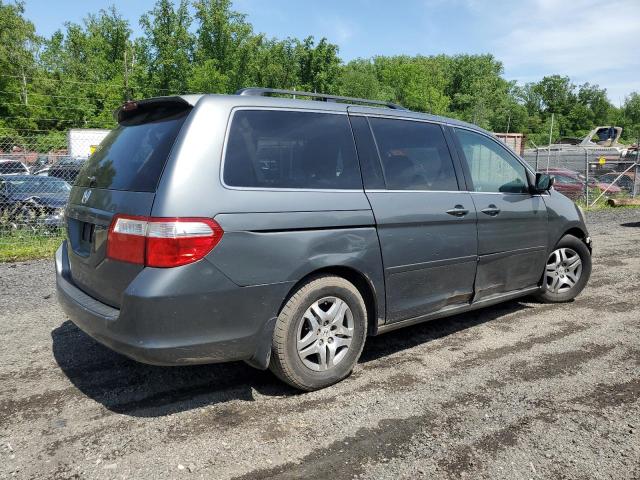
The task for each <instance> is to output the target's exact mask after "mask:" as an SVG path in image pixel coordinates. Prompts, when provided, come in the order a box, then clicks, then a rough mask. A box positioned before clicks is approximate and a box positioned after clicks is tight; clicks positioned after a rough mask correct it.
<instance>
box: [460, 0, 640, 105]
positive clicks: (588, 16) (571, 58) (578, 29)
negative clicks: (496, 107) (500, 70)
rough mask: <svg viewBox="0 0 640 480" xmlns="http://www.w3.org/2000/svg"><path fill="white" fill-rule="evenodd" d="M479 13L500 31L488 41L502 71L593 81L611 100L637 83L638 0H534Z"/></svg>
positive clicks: (639, 78) (639, 56)
mask: <svg viewBox="0 0 640 480" xmlns="http://www.w3.org/2000/svg"><path fill="white" fill-rule="evenodd" d="M474 6H475V5H474ZM472 8H473V7H472ZM483 13H484V14H491V17H492V18H493V20H490V21H491V22H496V24H495V25H494V26H495V30H494V31H504V32H505V33H504V34H503V35H498V36H497V37H496V38H495V39H494V40H493V42H492V44H493V49H494V52H495V55H496V57H497V58H499V59H500V60H502V61H503V62H504V65H505V68H506V71H507V75H508V76H511V77H515V78H518V79H522V78H523V77H527V76H532V74H534V73H539V72H543V73H542V74H543V75H544V74H553V73H559V74H563V75H568V76H570V77H572V79H574V80H575V81H577V82H578V83H581V82H584V81H589V82H590V83H599V84H600V85H601V86H603V87H605V88H607V89H608V91H609V94H610V97H611V100H613V101H614V102H615V103H618V97H620V96H624V95H625V94H627V93H629V92H630V91H631V90H639V89H640V52H639V47H638V46H639V45H640V28H639V27H640V23H639V22H640V20H639V19H640V2H639V1H638V0H609V1H602V0H578V1H572V2H567V1H565V2H558V1H553V0H534V1H530V2H523V3H521V4H519V5H517V6H514V5H513V3H510V4H506V5H504V6H498V8H491V9H487V8H485V9H484V10H483ZM487 16H489V15H487ZM539 76H540V75H539ZM634 77H635V78H637V80H636V81H635V83H634V81H633V79H634Z"/></svg>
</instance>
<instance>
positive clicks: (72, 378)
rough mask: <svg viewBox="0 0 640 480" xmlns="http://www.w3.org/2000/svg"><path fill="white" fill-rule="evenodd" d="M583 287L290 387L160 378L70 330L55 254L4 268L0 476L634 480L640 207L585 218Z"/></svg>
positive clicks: (418, 329) (390, 346)
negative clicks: (58, 294) (308, 385)
mask: <svg viewBox="0 0 640 480" xmlns="http://www.w3.org/2000/svg"><path fill="white" fill-rule="evenodd" d="M588 220H589V224H590V229H591V234H592V237H593V238H594V243H595V252H594V262H595V263H594V270H593V275H592V279H591V282H590V283H589V285H588V287H587V289H586V290H585V291H584V292H583V293H582V295H581V296H580V297H578V299H577V300H576V301H575V302H573V303H571V304H564V305H542V304H536V303H533V302H529V301H512V302H509V303H506V304H504V305H501V306H498V307H493V308H488V309H485V310H481V311H478V312H473V313H470V314H465V315H460V316H457V317H453V318H450V319H444V320H439V321H434V322H432V323H429V324H423V325H418V326H415V327H410V328H406V329H402V330H398V331H396V332H393V333H390V334H387V335H383V336H380V337H377V338H371V339H369V340H368V343H367V345H366V346H365V350H364V353H363V356H362V360H361V361H360V363H359V365H358V366H357V367H356V369H355V371H354V373H353V375H352V376H351V377H350V378H348V379H347V380H346V381H344V382H342V383H340V384H339V385H336V386H334V387H331V388H328V389H325V390H323V391H319V392H314V393H307V394H299V393H297V392H295V391H293V390H291V389H289V388H287V387H285V386H283V385H282V384H281V383H279V382H278V381H277V380H276V379H275V378H274V377H273V376H272V375H271V374H270V373H269V372H259V371H257V370H253V369H251V368H250V367H248V366H246V365H244V364H243V363H236V364H227V365H212V366H197V367H180V368H159V367H150V366H145V365H141V364H137V363H135V362H133V361H130V360H127V359H126V358H123V357H121V356H119V355H117V354H115V353H112V352H111V351H109V350H107V349H106V348H104V347H102V346H100V345H98V344H97V343H95V342H94V341H93V340H91V339H90V338H89V337H87V336H86V335H85V334H83V333H82V332H80V331H79V330H78V329H77V328H76V327H75V326H74V325H73V324H71V323H70V322H69V321H67V320H66V319H65V317H64V315H63V314H62V312H61V310H60V309H59V308H58V306H57V304H56V300H55V294H54V276H53V267H52V264H51V261H37V262H28V263H21V264H3V265H0V325H1V327H0V328H1V331H0V340H1V342H2V349H1V351H0V478H38V479H40V478H54V479H62V478H136V479H155V478H207V479H211V478H216V479H222V478H242V479H264V478H292V479H293V478H302V477H305V476H312V475H313V477H315V478H332V479H338V478H356V477H357V478H363V479H364V478H368V479H386V478H388V479H395V478H410V479H413V478H421V477H424V478H462V477H467V478H499V479H500V478H504V479H513V478H527V479H528V478H580V479H582V478H589V479H591V478H614V479H624V478H627V479H628V478H635V479H638V478H640V402H639V398H640V325H639V324H640V305H639V303H638V297H637V291H638V288H640V252H639V251H638V249H639V247H640V210H615V211H614V210H611V211H603V212H596V213H593V214H590V215H589V218H588Z"/></svg>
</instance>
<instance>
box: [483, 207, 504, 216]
mask: <svg viewBox="0 0 640 480" xmlns="http://www.w3.org/2000/svg"><path fill="white" fill-rule="evenodd" d="M480 211H481V212H482V213H484V214H485V215H489V216H491V217H495V216H496V215H498V214H499V213H500V209H499V208H498V207H496V206H495V205H494V204H491V205H489V206H488V207H487V208H483V209H482V210H480Z"/></svg>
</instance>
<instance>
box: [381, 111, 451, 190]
mask: <svg viewBox="0 0 640 480" xmlns="http://www.w3.org/2000/svg"><path fill="white" fill-rule="evenodd" d="M370 122H371V128H372V129H373V133H374V135H375V138H376V142H377V144H378V150H379V151H380V158H381V160H382V168H383V170H384V178H385V182H386V184H387V189H389V190H458V181H457V179H456V173H455V170H454V167H453V161H452V159H451V155H450V154H449V149H448V148H447V143H446V141H445V138H444V134H443V133H442V129H441V128H440V126H439V125H435V124H431V123H423V122H413V121H410V120H393V119H386V118H371V119H370Z"/></svg>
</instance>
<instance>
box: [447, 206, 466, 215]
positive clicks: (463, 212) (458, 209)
mask: <svg viewBox="0 0 640 480" xmlns="http://www.w3.org/2000/svg"><path fill="white" fill-rule="evenodd" d="M447 213H448V214H449V215H453V216H454V217H464V216H465V215H466V214H467V213H469V210H467V209H466V208H464V207H463V206H462V205H456V206H455V207H453V208H452V209H451V210H447Z"/></svg>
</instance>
